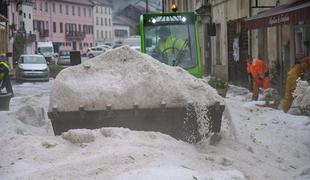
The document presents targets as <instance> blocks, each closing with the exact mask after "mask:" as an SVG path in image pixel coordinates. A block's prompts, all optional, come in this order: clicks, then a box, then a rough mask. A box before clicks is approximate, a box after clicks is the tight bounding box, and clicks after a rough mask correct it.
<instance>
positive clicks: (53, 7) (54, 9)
mask: <svg viewBox="0 0 310 180" xmlns="http://www.w3.org/2000/svg"><path fill="white" fill-rule="evenodd" d="M53 12H55V3H54V2H53Z"/></svg>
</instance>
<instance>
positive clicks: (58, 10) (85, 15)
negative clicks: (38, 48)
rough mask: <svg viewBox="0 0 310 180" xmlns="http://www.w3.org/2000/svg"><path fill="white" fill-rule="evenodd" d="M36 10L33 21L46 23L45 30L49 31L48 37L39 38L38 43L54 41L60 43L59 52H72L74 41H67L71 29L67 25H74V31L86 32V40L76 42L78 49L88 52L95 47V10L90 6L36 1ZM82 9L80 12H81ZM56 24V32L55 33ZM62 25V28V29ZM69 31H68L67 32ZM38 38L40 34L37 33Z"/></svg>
mask: <svg viewBox="0 0 310 180" xmlns="http://www.w3.org/2000/svg"><path fill="white" fill-rule="evenodd" d="M35 2H36V6H35V7H36V8H34V11H33V19H34V20H36V21H44V23H45V26H44V29H48V30H49V33H48V36H46V37H41V38H37V41H52V42H53V43H60V47H59V50H72V49H73V41H71V40H66V33H69V31H72V29H71V30H69V27H68V26H67V28H66V24H74V25H75V27H74V28H73V31H77V32H84V26H86V27H87V29H85V38H84V39H83V40H82V41H79V40H77V41H74V42H76V49H77V50H80V51H82V53H84V52H86V51H87V48H88V47H90V46H93V43H94V35H93V8H92V6H89V5H83V4H72V3H69V2H63V1H56V2H54V1H44V0H36V1H35ZM79 9H80V10H79ZM54 24H55V25H56V26H55V30H56V31H54ZM61 24H62V28H61ZM66 29H67V30H66ZM36 34H37V37H39V33H38V32H37V33H36Z"/></svg>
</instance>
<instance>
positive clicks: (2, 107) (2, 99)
mask: <svg viewBox="0 0 310 180" xmlns="http://www.w3.org/2000/svg"><path fill="white" fill-rule="evenodd" d="M11 96H12V94H11V93H0V111H8V110H9V109H10V108H9V107H10V101H11Z"/></svg>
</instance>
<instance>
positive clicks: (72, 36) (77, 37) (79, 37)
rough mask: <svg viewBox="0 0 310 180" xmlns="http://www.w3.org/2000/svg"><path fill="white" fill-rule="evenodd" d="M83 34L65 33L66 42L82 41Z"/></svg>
mask: <svg viewBox="0 0 310 180" xmlns="http://www.w3.org/2000/svg"><path fill="white" fill-rule="evenodd" d="M85 35H86V34H85V32H75V31H71V32H67V33H66V40H67V41H83V40H84V39H85Z"/></svg>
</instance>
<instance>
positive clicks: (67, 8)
mask: <svg viewBox="0 0 310 180" xmlns="http://www.w3.org/2000/svg"><path fill="white" fill-rule="evenodd" d="M66 15H69V5H68V4H66Z"/></svg>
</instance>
